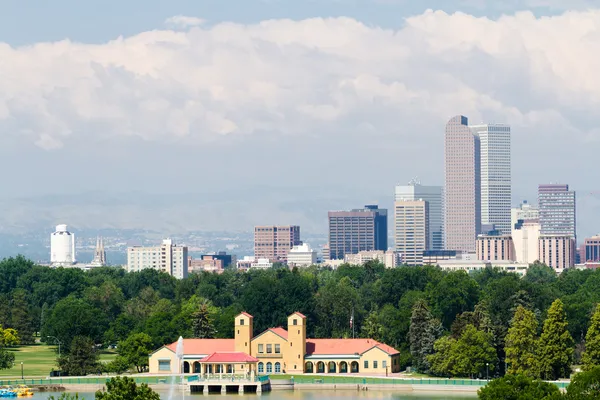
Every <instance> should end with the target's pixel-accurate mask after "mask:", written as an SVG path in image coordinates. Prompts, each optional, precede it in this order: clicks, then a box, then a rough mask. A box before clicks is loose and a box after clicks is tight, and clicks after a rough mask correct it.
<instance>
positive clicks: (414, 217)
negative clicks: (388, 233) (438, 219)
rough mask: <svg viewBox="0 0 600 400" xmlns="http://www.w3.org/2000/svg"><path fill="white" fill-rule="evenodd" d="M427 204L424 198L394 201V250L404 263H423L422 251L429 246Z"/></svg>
mask: <svg viewBox="0 0 600 400" xmlns="http://www.w3.org/2000/svg"><path fill="white" fill-rule="evenodd" d="M429 238H430V236H429V204H428V202H427V201H425V200H400V201H396V202H395V203H394V239H395V250H396V251H397V252H398V253H400V254H402V261H403V262H404V264H406V265H423V252H424V251H425V250H427V249H428V248H429Z"/></svg>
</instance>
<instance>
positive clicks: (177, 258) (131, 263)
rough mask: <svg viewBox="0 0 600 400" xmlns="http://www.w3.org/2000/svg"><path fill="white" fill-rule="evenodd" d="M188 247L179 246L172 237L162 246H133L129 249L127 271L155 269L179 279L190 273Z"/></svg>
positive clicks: (164, 241)
mask: <svg viewBox="0 0 600 400" xmlns="http://www.w3.org/2000/svg"><path fill="white" fill-rule="evenodd" d="M187 253H188V248H187V246H178V245H176V244H175V243H174V242H173V241H172V240H171V239H165V240H163V242H162V244H161V245H160V246H154V247H142V246H133V247H129V248H128V249H127V272H139V271H142V270H144V269H155V270H157V271H162V272H166V273H167V274H169V275H171V276H174V277H176V278H178V279H183V278H187V275H188V254H187Z"/></svg>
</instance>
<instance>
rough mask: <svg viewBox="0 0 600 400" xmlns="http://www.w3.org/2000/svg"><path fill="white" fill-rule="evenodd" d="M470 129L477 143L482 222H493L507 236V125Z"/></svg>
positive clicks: (490, 125) (508, 185) (509, 176)
mask: <svg viewBox="0 0 600 400" xmlns="http://www.w3.org/2000/svg"><path fill="white" fill-rule="evenodd" d="M470 128H471V131H472V132H473V134H474V135H475V136H477V137H479V143H480V157H479V158H480V169H481V171H480V179H481V224H482V225H493V227H494V228H493V229H494V230H497V231H499V232H500V234H503V235H510V231H511V226H510V209H511V201H512V191H511V168H510V126H508V125H504V124H483V125H471V126H470Z"/></svg>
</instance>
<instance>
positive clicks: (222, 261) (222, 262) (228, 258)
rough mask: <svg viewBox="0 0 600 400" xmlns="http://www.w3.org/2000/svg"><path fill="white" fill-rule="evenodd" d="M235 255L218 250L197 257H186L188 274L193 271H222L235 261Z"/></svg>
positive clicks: (219, 272)
mask: <svg viewBox="0 0 600 400" xmlns="http://www.w3.org/2000/svg"><path fill="white" fill-rule="evenodd" d="M236 261H237V260H236V257H235V256H232V255H231V254H227V253H225V252H224V251H220V252H218V253H214V254H203V255H201V256H200V258H199V259H197V258H193V257H188V274H191V273H194V272H196V273H197V272H203V271H205V272H215V273H218V274H221V273H223V271H224V270H225V268H230V267H231V266H232V265H234V264H235V263H236Z"/></svg>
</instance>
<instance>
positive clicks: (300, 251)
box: [287, 243, 317, 267]
mask: <svg viewBox="0 0 600 400" xmlns="http://www.w3.org/2000/svg"><path fill="white" fill-rule="evenodd" d="M287 263H288V265H289V266H291V267H307V266H310V265H314V264H316V263H317V251H316V250H313V249H312V248H311V247H310V244H308V243H304V244H301V245H299V246H294V247H292V249H291V250H290V251H289V252H288V255H287Z"/></svg>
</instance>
